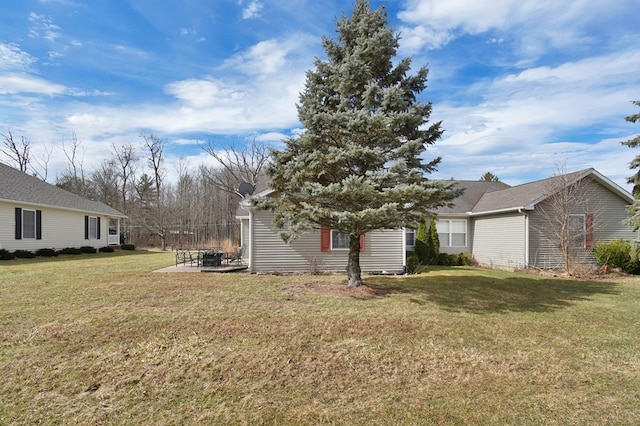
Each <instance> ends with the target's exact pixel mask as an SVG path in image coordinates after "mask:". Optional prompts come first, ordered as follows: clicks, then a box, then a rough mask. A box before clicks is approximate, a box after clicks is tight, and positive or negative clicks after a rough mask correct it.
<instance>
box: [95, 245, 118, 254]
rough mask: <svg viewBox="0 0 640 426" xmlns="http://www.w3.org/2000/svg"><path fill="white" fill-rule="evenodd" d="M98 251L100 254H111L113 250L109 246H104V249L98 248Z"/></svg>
mask: <svg viewBox="0 0 640 426" xmlns="http://www.w3.org/2000/svg"><path fill="white" fill-rule="evenodd" d="M98 251H99V252H100V253H113V252H114V251H115V250H114V248H113V247H111V246H104V247H100V248H99V249H98Z"/></svg>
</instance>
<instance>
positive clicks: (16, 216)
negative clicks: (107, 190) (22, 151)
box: [0, 163, 126, 252]
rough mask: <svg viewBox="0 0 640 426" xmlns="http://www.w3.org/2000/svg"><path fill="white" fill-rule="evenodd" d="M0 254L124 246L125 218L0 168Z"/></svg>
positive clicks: (10, 168)
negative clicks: (122, 222)
mask: <svg viewBox="0 0 640 426" xmlns="http://www.w3.org/2000/svg"><path fill="white" fill-rule="evenodd" d="M0 182H2V184H0V249H5V250H8V251H15V250H29V251H34V252H35V251H36V250H38V249H41V248H51V249H63V248H67V247H76V248H78V247H82V246H91V247H95V248H96V249H98V248H100V247H104V246H107V245H116V244H120V219H122V218H124V217H126V216H125V215H123V214H122V213H120V212H119V211H117V210H115V209H113V208H111V207H109V206H108V205H106V204H104V203H101V202H98V201H92V200H88V199H86V198H83V197H80V196H78V195H76V194H73V193H71V192H68V191H65V190H64V189H62V188H59V187H57V186H55V185H51V184H49V183H46V182H44V181H42V180H40V179H38V178H35V177H33V176H30V175H28V174H26V173H23V172H21V171H19V170H17V169H14V168H13V167H10V166H7V165H6V164H2V163H0Z"/></svg>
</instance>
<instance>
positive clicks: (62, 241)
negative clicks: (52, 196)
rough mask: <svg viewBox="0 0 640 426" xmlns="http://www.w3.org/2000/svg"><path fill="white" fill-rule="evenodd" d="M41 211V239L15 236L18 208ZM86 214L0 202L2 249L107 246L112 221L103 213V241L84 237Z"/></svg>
mask: <svg viewBox="0 0 640 426" xmlns="http://www.w3.org/2000/svg"><path fill="white" fill-rule="evenodd" d="M16 207H20V208H23V209H27V210H41V211H42V239H40V240H37V239H35V238H25V239H21V240H16V239H15V208H16ZM84 217H85V214H84V213H82V212H73V211H68V210H60V209H52V208H47V207H34V206H26V205H20V204H11V203H0V219H1V220H0V248H3V249H5V250H9V251H15V250H30V251H36V250H38V249H41V248H52V249H56V250H59V249H63V248H66V247H76V248H78V247H81V246H92V247H95V248H100V247H104V246H106V245H107V236H108V234H109V220H108V218H106V217H104V216H100V240H85V239H84Z"/></svg>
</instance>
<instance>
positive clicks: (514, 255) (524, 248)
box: [237, 169, 638, 273]
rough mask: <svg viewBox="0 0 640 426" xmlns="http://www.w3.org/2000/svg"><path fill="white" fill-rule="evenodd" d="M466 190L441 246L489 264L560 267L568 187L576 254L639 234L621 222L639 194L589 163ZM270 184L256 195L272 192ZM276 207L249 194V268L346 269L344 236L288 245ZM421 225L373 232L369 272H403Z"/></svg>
mask: <svg viewBox="0 0 640 426" xmlns="http://www.w3.org/2000/svg"><path fill="white" fill-rule="evenodd" d="M455 182H456V184H457V185H458V187H460V188H464V189H465V191H464V194H463V195H462V196H460V197H459V198H458V199H456V200H455V202H454V206H453V207H445V208H440V209H438V210H436V211H435V213H436V218H437V220H436V226H437V228H438V235H439V239H440V251H441V252H444V253H451V254H456V253H464V252H466V253H470V254H471V255H472V256H473V258H474V259H475V260H476V261H477V262H479V263H480V264H483V265H489V266H495V267H509V268H524V267H530V266H533V267H540V268H555V267H558V266H560V265H561V264H562V253H561V252H560V250H559V248H558V244H557V243H556V242H555V241H554V236H553V235H551V232H552V226H551V225H550V224H549V223H548V220H549V211H550V210H549V207H550V203H551V202H552V200H553V195H554V194H556V193H558V191H560V190H563V189H565V188H567V187H569V186H571V187H573V188H578V189H579V195H576V196H579V197H580V201H581V202H580V203H574V204H576V205H575V206H574V207H572V211H571V212H568V213H569V215H570V217H571V219H570V223H571V226H572V229H573V230H574V232H575V233H576V234H579V235H578V239H580V238H582V239H581V240H580V241H581V247H580V248H578V249H577V250H578V251H579V253H577V257H578V258H581V259H583V260H586V261H592V260H593V256H592V253H591V249H592V248H593V245H594V244H595V243H596V242H599V241H608V240H613V239H625V240H631V239H637V238H638V233H636V232H633V231H632V229H631V228H630V227H628V226H626V225H624V224H623V222H624V220H625V219H626V218H627V207H628V206H629V205H630V204H631V203H632V201H633V197H632V195H631V194H630V193H628V192H627V191H625V190H624V189H622V188H621V187H620V186H618V185H617V184H615V183H614V182H612V181H611V180H610V179H608V178H606V177H605V176H603V175H602V174H600V173H598V172H597V171H596V170H594V169H586V170H582V171H578V172H574V173H569V174H565V175H562V176H556V177H552V178H549V179H543V180H540V181H536V182H531V183H527V184H523V185H518V186H513V187H511V186H509V185H507V184H505V183H503V182H486V181H455ZM274 195H275V194H274V193H273V191H271V190H269V189H267V190H264V191H261V192H258V193H257V194H256V195H255V196H256V197H268V196H274ZM273 216H274V213H273V212H269V211H263V210H256V209H251V208H249V202H248V200H243V202H242V203H241V209H240V210H239V213H238V216H237V218H238V219H239V220H240V224H241V240H242V244H243V245H244V246H245V258H246V260H247V261H248V263H249V270H250V271H251V272H253V273H259V272H314V271H343V270H344V269H345V268H346V265H347V253H348V244H345V241H344V239H342V238H341V236H340V234H339V233H337V232H335V231H332V230H328V229H317V230H313V231H311V232H309V233H307V234H305V235H304V236H303V237H301V238H300V239H298V240H295V241H293V242H292V243H291V244H286V243H284V242H283V241H282V240H281V239H280V236H279V230H278V229H276V228H275V227H274V225H273V223H272V220H273ZM414 242H415V231H414V230H412V229H384V230H378V231H375V232H370V233H367V234H366V235H365V236H364V239H363V251H362V253H361V254H360V264H361V267H362V271H363V272H382V271H386V272H390V273H398V272H402V271H403V270H404V268H405V265H406V253H407V251H408V250H409V251H410V250H413V245H414Z"/></svg>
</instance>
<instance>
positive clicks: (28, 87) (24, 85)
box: [0, 74, 66, 95]
mask: <svg viewBox="0 0 640 426" xmlns="http://www.w3.org/2000/svg"><path fill="white" fill-rule="evenodd" d="M65 91H66V88H65V87H64V86H62V85H59V84H55V83H51V82H48V81H46V80H43V79H41V78H38V77H33V76H30V75H24V74H7V75H1V76H0V94H3V95H5V94H17V93H31V94H42V95H59V94H63V93H65Z"/></svg>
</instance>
